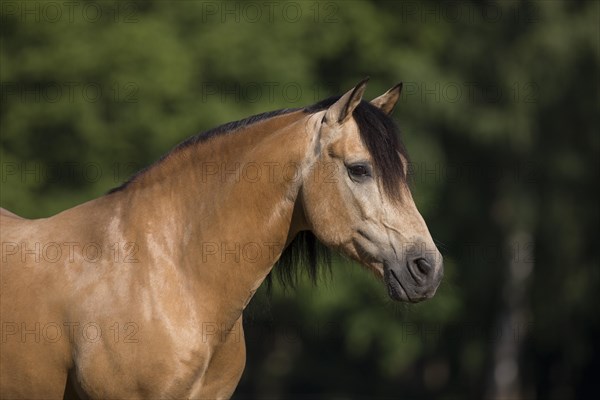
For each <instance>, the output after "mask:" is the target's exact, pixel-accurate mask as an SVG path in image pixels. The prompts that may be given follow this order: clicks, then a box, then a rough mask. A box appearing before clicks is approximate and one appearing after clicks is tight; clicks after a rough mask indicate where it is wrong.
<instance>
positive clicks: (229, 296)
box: [117, 112, 314, 321]
mask: <svg viewBox="0 0 600 400" xmlns="http://www.w3.org/2000/svg"><path fill="white" fill-rule="evenodd" d="M307 118H308V116H307V115H306V114H304V113H302V112H292V113H289V114H284V115H280V116H278V117H274V118H271V119H268V120H264V121H260V122H257V123H254V124H252V125H250V126H248V127H246V128H243V129H241V130H240V131H238V132H235V133H234V132H232V133H230V134H223V135H220V136H216V137H214V138H211V139H209V140H208V141H206V142H204V143H200V144H195V145H189V146H188V147H186V148H183V149H180V150H178V151H176V152H174V153H172V154H171V155H169V156H168V157H167V158H166V159H165V160H163V161H162V162H161V163H160V164H158V165H157V166H155V167H153V168H151V169H150V170H149V171H147V172H146V173H144V174H143V175H142V176H141V177H140V178H139V180H138V181H137V182H134V183H133V184H131V185H130V186H131V187H128V188H126V189H125V190H124V191H123V193H121V194H117V195H118V196H117V197H118V198H119V200H118V201H119V202H120V206H121V207H120V208H122V209H123V210H124V211H123V214H122V215H123V217H122V220H123V221H122V222H125V223H124V224H121V225H122V226H127V227H128V228H127V229H128V230H129V231H130V232H129V234H128V235H125V236H127V237H130V238H133V239H131V240H133V241H135V242H136V243H138V244H139V248H140V253H144V251H145V253H144V255H145V257H147V262H146V265H148V268H174V269H177V274H178V276H180V277H182V279H185V280H186V281H187V283H186V284H187V285H188V286H190V287H192V288H193V290H194V292H195V293H197V295H198V296H200V297H202V301H203V302H204V304H205V305H208V304H211V305H210V307H208V306H207V308H211V309H212V310H214V311H217V310H218V312H219V314H221V315H222V314H223V313H225V315H230V316H231V318H229V319H230V320H231V319H232V318H235V319H237V318H239V314H240V313H241V311H242V310H243V308H244V307H245V306H246V304H247V303H248V301H249V300H250V298H251V297H252V295H253V294H254V292H255V291H256V289H257V288H258V286H259V285H260V283H261V282H262V281H263V280H264V278H265V277H266V275H267V274H268V273H269V272H270V270H271V268H272V266H273V264H274V263H275V262H276V261H277V259H278V258H279V256H280V254H281V252H282V251H283V249H284V246H285V245H286V243H287V242H288V241H289V240H290V239H291V237H292V236H293V235H294V234H295V231H294V229H295V228H294V226H292V217H293V214H294V204H295V201H296V198H297V195H298V191H299V187H300V174H301V172H300V171H301V170H302V168H303V167H304V166H305V165H304V164H305V162H306V154H307V152H308V148H309V147H310V145H311V143H312V140H313V139H314V138H312V137H310V136H311V135H310V133H309V130H307V129H306V122H307ZM294 215H295V214H294ZM144 255H143V256H144ZM211 302H212V303H211ZM236 315H237V317H236ZM235 319H233V321H235Z"/></svg>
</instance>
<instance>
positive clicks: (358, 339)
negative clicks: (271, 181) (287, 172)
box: [0, 0, 600, 399]
mask: <svg viewBox="0 0 600 400" xmlns="http://www.w3.org/2000/svg"><path fill="white" fill-rule="evenodd" d="M599 4H600V3H599V2H597V1H555V0H551V1H550V0H544V1H533V2H531V1H508V2H493V1H484V2H469V1H464V2H461V1H451V2H432V1H425V2H417V1H377V2H375V1H343V2H334V1H322V2H321V1H320V2H317V1H289V2H284V1H279V0H274V1H268V2H263V1H257V2H253V1H249V2H215V1H177V2H166V1H144V2H135V1H96V2H87V1H76V2H62V1H60V2H59V1H25V2H19V1H2V2H1V25H0V32H1V35H2V46H1V50H0V75H1V80H2V92H1V95H2V99H1V103H0V128H1V140H0V141H1V152H0V156H1V166H2V170H1V195H0V205H1V206H2V207H5V208H8V209H9V210H12V211H14V212H16V213H18V214H20V215H23V216H25V217H29V218H37V217H45V216H49V215H52V214H55V213H57V212H59V211H61V210H64V209H66V208H69V207H72V206H75V205H76V204H79V203H82V202H84V201H86V200H89V199H93V198H95V197H98V196H101V195H102V194H104V193H105V192H106V191H107V190H109V189H110V188H112V187H115V186H117V185H119V184H120V183H121V182H123V181H125V180H126V179H127V178H128V177H129V176H130V175H131V174H133V173H134V172H135V171H137V170H139V169H141V168H143V167H144V166H146V165H148V164H150V163H151V162H153V161H154V160H156V159H157V158H158V157H160V156H161V155H162V154H164V153H166V152H167V151H168V150H169V149H170V148H171V147H172V146H174V145H175V144H176V143H178V142H180V141H181V140H183V139H184V138H186V137H188V136H191V135H193V134H195V133H197V132H199V131H203V130H206V129H208V128H211V127H214V126H217V125H220V124H222V123H225V122H228V121H232V120H236V119H240V118H243V117H247V116H249V115H252V114H256V113H259V112H263V111H268V110H274V109H279V108H283V107H302V106H305V105H308V104H311V103H314V102H316V101H317V100H319V99H322V98H325V97H328V96H330V95H333V94H341V93H343V92H345V91H346V90H348V89H349V88H351V87H352V86H353V85H354V84H356V83H357V82H358V81H359V80H360V79H361V78H363V77H364V76H367V75H369V76H370V77H371V81H370V83H369V87H368V89H367V94H366V97H367V98H368V99H370V98H374V97H376V96H378V95H379V94H381V93H383V92H384V91H385V90H387V89H388V88H389V87H391V86H392V85H394V84H395V83H397V82H398V81H403V82H404V92H403V94H402V98H401V100H400V103H399V105H398V106H397V108H396V111H395V114H394V118H395V119H396V120H397V122H398V123H399V125H400V127H401V130H402V139H403V140H404V142H405V144H406V146H407V147H408V149H409V152H410V155H411V158H412V160H411V168H410V175H411V182H412V183H411V184H412V186H413V194H414V197H415V201H416V203H417V206H418V207H419V209H420V211H421V213H422V214H423V216H424V218H425V220H426V221H427V223H428V225H429V228H430V231H431V233H432V235H433V237H434V238H435V239H436V240H437V241H438V243H439V244H440V250H441V251H442V253H443V254H444V257H445V265H446V274H445V279H444V282H443V284H442V286H441V287H440V289H439V290H438V293H437V295H436V296H435V298H433V299H432V300H430V301H427V302H425V303H421V304H418V305H399V304H395V303H392V302H391V301H390V300H388V298H387V295H386V291H385V289H384V287H383V285H382V284H381V283H380V282H377V281H375V280H374V279H373V278H372V277H371V275H370V274H369V273H367V272H366V271H363V269H362V268H360V267H359V266H358V265H356V264H354V263H351V262H348V261H345V260H342V259H336V260H335V262H334V267H333V271H332V275H331V277H329V278H324V279H323V280H322V281H321V282H320V283H319V284H318V285H317V286H313V285H312V284H311V283H310V282H309V281H308V279H303V280H302V281H301V282H300V284H299V286H298V288H297V289H296V290H283V289H282V288H281V287H279V286H277V285H275V287H274V290H273V293H272V294H271V295H270V296H268V295H267V294H266V293H265V290H264V288H261V290H260V291H259V292H258V293H257V295H256V296H255V298H254V299H253V301H252V303H251V304H250V306H249V309H248V311H247V312H246V315H245V327H246V341H247V348H248V361H247V365H246V370H245V373H244V376H243V378H242V380H241V383H240V385H239V387H238V389H237V391H236V394H235V396H234V397H235V398H237V399H251V398H273V399H275V398H290V399H294V398H296V399H307V398H311V399H330V398H335V399H354V398H364V399H366V398H379V399H388V398H389V399H392V398H394V399H395V398H406V399H431V398H436V399H469V398H490V399H500V398H502V399H517V398H523V399H584V398H589V397H590V396H592V395H593V393H596V394H597V393H598V371H599V370H600V358H599V354H598V350H599V349H598V347H599V346H598V342H599V341H598V337H599V334H600V332H599V324H598V322H599V321H598V316H599V312H598V304H600V303H599V301H598V300H599V299H598V297H599V296H598V292H599V289H600V279H599V278H600V272H599V269H598V268H599V265H598V264H599V257H598V247H599V246H598V245H599V241H598V239H599V235H598V233H599V232H598V228H599V207H598V204H599V203H598V197H599V196H598V182H599V179H598V178H599V172H600V164H599V148H600V140H599V129H598V122H599V121H598V115H599V114H598V111H599V106H600V102H599V101H598V89H599V86H598V71H599V64H600V62H599V61H600V55H599V52H600V50H599V24H598V21H599V17H600V5H599ZM594 299H595V300H594Z"/></svg>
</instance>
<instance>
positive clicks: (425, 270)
mask: <svg viewBox="0 0 600 400" xmlns="http://www.w3.org/2000/svg"><path fill="white" fill-rule="evenodd" d="M415 264H417V268H418V270H419V272H421V273H422V274H423V275H429V273H430V272H431V270H432V269H433V268H432V266H431V264H430V263H429V261H427V260H426V259H424V258H418V259H416V260H415Z"/></svg>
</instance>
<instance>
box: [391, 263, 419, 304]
mask: <svg viewBox="0 0 600 400" xmlns="http://www.w3.org/2000/svg"><path fill="white" fill-rule="evenodd" d="M390 272H391V273H392V276H393V277H394V279H395V280H396V282H398V285H400V289H402V291H403V292H404V295H405V296H406V298H407V299H408V301H410V302H411V303H414V300H413V299H411V298H410V296H409V294H408V291H407V290H406V289H405V288H404V285H403V284H402V281H401V280H400V278H398V275H396V273H395V272H394V270H393V269H391V268H390Z"/></svg>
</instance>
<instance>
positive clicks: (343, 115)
mask: <svg viewBox="0 0 600 400" xmlns="http://www.w3.org/2000/svg"><path fill="white" fill-rule="evenodd" d="M368 81H369V77H366V78H365V79H363V80H362V81H360V82H359V83H358V84H357V85H356V86H355V87H354V88H353V89H351V90H349V91H348V92H346V94H344V95H343V96H342V97H340V98H339V100H338V101H336V102H335V103H333V104H332V105H331V106H330V107H329V108H328V109H327V113H326V114H325V122H328V123H338V124H340V125H341V124H343V123H344V122H346V121H347V120H348V119H350V116H352V111H354V109H355V108H356V106H358V104H359V103H360V101H361V100H362V96H363V94H364V93H365V88H366V87H367V82H368Z"/></svg>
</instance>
